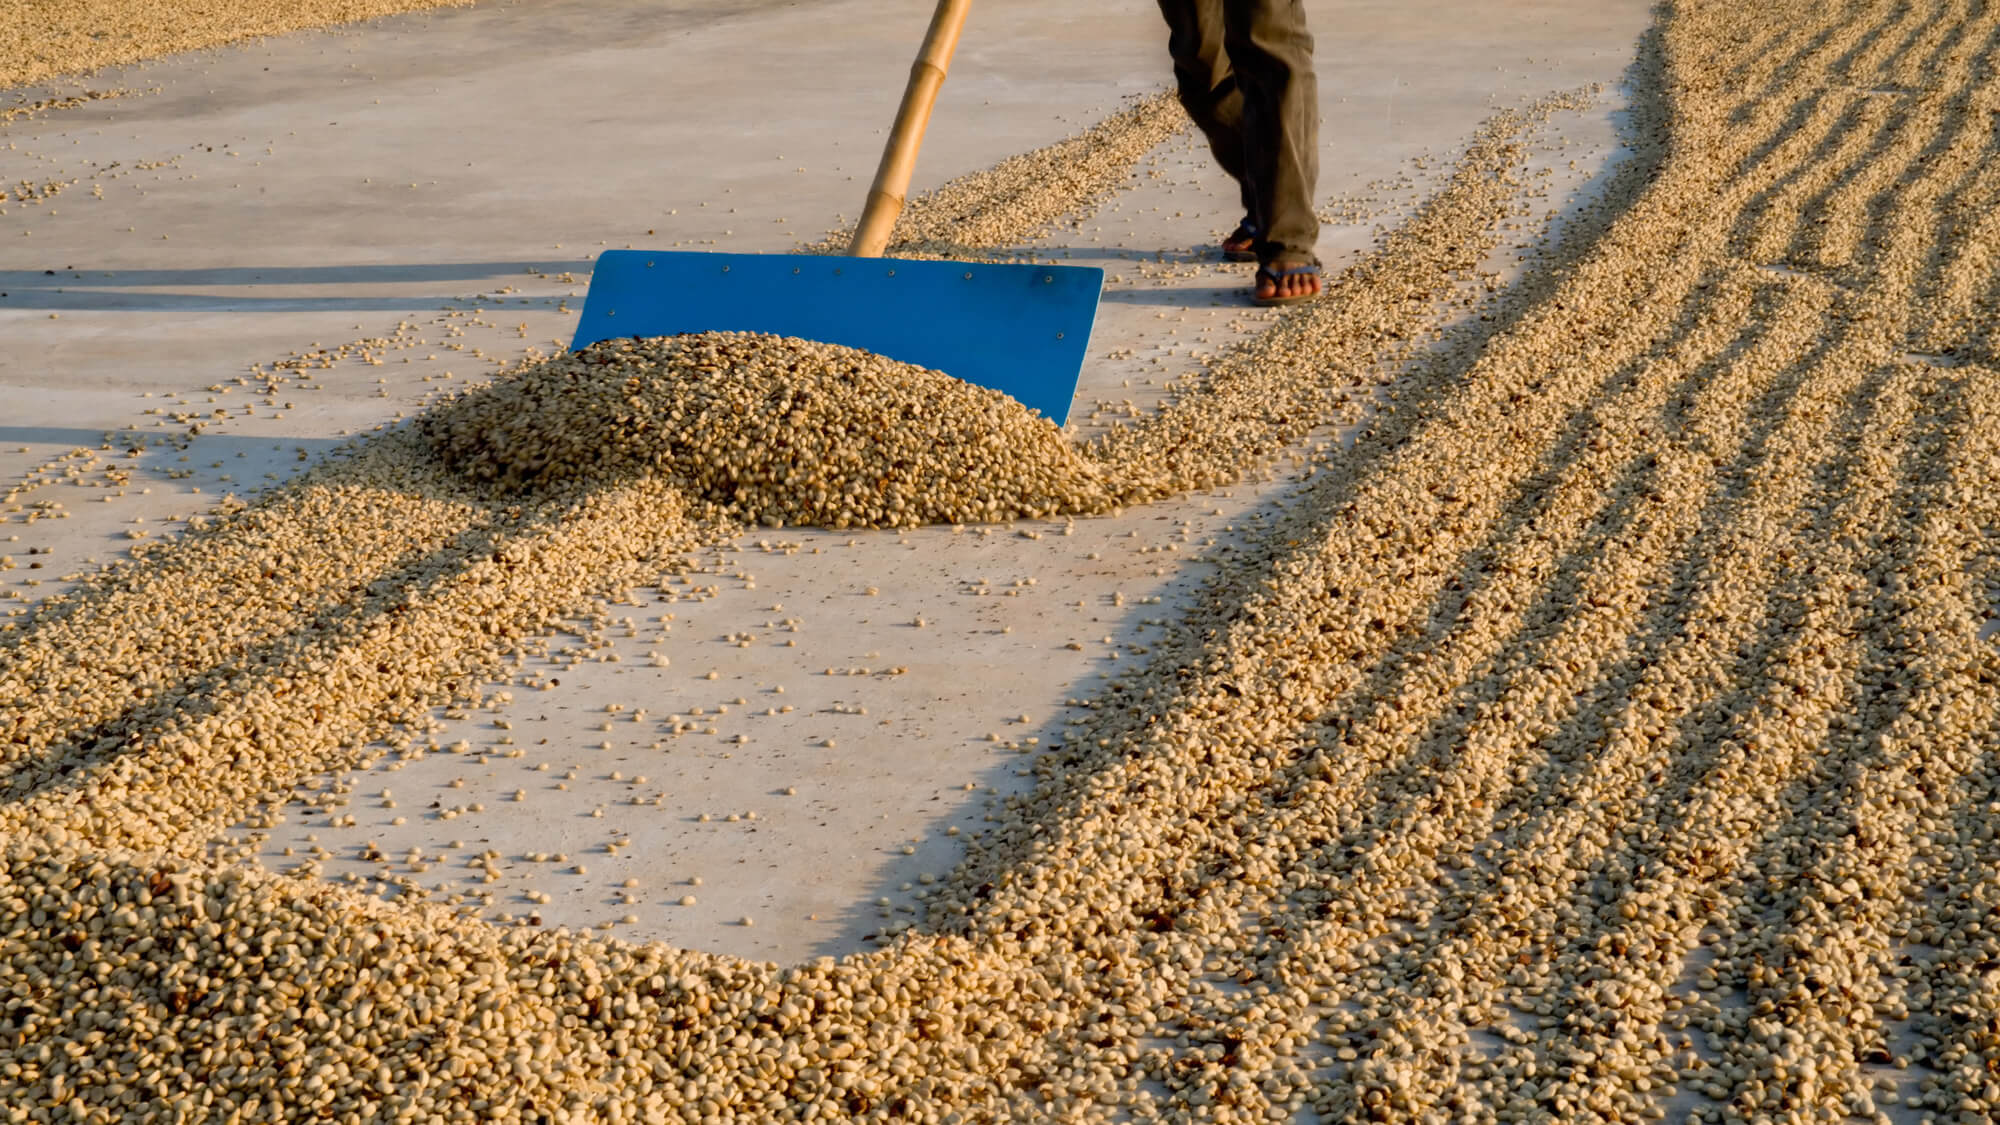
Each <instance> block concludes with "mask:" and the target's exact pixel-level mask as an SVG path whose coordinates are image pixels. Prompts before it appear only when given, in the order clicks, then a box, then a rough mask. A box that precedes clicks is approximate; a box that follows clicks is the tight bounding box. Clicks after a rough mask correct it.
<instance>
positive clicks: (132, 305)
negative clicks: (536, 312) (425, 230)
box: [0, 258, 591, 312]
mask: <svg viewBox="0 0 2000 1125" xmlns="http://www.w3.org/2000/svg"><path fill="white" fill-rule="evenodd" d="M590 262H591V259H589V258H544V259H540V260H538V261H515V262H437V263H428V264H396V265H372V266H371V265H353V266H226V267H220V268H214V269H184V270H175V269H142V270H100V269H90V268H87V267H86V268H78V267H76V266H74V265H69V266H65V267H63V268H61V269H56V268H53V267H47V268H43V269H39V270H0V310H5V309H106V310H142V309H143V310H173V311H188V312H300V311H328V312H337V311H347V310H353V311H396V310H402V309H410V308H417V307H424V306H443V305H461V304H465V303H467V302H468V301H471V300H473V299H474V294H465V293H460V294H452V295H448V296H425V295H419V294H396V293H380V294H373V293H364V294H351V295H335V296H319V295H313V296H308V295H291V294H287V295H283V296H276V295H274V296H263V295H258V294H256V293H255V292H254V290H255V289H256V288H258V287H265V286H294V285H326V286H389V285H421V284H435V283H439V282H488V283H496V284H497V283H500V282H502V281H518V280H519V279H521V278H522V277H525V276H528V275H530V274H533V273H563V272H570V271H575V270H586V271H587V270H588V269H589V268H590ZM230 287H243V288H244V289H246V290H251V291H250V292H242V293H227V292H225V293H216V292H157V291H155V290H160V289H168V288H173V289H182V290H212V289H225V288H230ZM484 299H485V300H488V301H497V300H501V299H503V298H499V297H492V296H488V297H486V298H484ZM504 299H507V300H510V301H511V303H513V304H514V305H517V306H523V307H525V306H543V305H546V306H549V307H554V305H555V304H556V302H557V301H559V300H561V299H562V298H558V297H512V298H504Z"/></svg>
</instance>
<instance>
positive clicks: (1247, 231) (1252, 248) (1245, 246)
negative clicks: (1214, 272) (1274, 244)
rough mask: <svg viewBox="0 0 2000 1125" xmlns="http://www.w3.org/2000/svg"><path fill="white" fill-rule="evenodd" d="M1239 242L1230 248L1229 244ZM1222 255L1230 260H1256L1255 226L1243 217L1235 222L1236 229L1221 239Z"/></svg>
mask: <svg viewBox="0 0 2000 1125" xmlns="http://www.w3.org/2000/svg"><path fill="white" fill-rule="evenodd" d="M1231 243H1238V244H1240V245H1239V246H1238V247H1237V248H1235V249H1232V248H1231V246H1230V244H1231ZM1222 256H1223V257H1224V258H1225V259H1227V260H1229V261H1232V262H1254V261H1256V260H1257V228H1256V226H1255V225H1253V224H1252V223H1251V222H1250V220H1248V219H1245V220H1243V221H1242V222H1240V223H1238V224H1236V229H1235V230H1233V231H1230V232H1229V236H1228V237H1227V238H1224V239H1223V240H1222Z"/></svg>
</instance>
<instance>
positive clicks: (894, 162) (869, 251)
mask: <svg viewBox="0 0 2000 1125" xmlns="http://www.w3.org/2000/svg"><path fill="white" fill-rule="evenodd" d="M971 8H972V0H938V6H937V11H935V12H933V13H931V26H930V30H929V31H927V32H925V33H924V46H923V49H922V50H920V51H918V52H917V61H916V62H915V63H913V64H911V66H910V84H909V85H908V86H906V87H904V88H903V104H902V105H901V106H900V107H898V108H897V110H896V123H895V125H893V126H891V127H890V129H889V143H888V144H886V145H884V146H883V148H882V164H881V166H880V167H878V168H876V169H875V183H874V184H873V185H871V186H870V187H869V188H868V202H867V205H866V206H864V207H863V208H862V209H861V225H859V226H857V227H856V228H855V229H854V241H853V242H851V243H849V244H848V247H847V252H848V253H849V254H850V255H852V256H854V257H857V258H879V257H881V256H882V251H884V250H886V249H888V247H889V233H890V232H891V231H892V230H894V229H895V226H896V216H897V215H900V214H902V212H903V198H904V196H905V195H907V194H908V193H909V190H910V175H911V173H913V172H915V171H916V170H917V149H919V148H921V147H922V146H923V143H924V128H925V126H927V125H929V124H930V121H931V106H932V105H933V104H935V103H936V102H937V96H938V90H939V88H941V87H942V86H943V85H944V72H945V69H946V68H947V67H949V66H950V65H951V53H952V51H953V50H954V49H956V48H957V47H958V33H959V29H961V28H963V27H964V26H965V13H966V12H967V11H969V10H970V9H971Z"/></svg>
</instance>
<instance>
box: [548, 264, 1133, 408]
mask: <svg viewBox="0 0 2000 1125" xmlns="http://www.w3.org/2000/svg"><path fill="white" fill-rule="evenodd" d="M1103 288H1104V271H1103V270H1101V269H1097V268H1096V267H1094V266H1090V267H1086V266H1030V265H992V264H986V263H980V262H927V261H912V260H905V259H900V258H840V257H831V256H826V255H818V254H701V253H690V252H686V251H667V250H660V251H653V250H607V251H605V252H604V253H602V254H599V255H598V256H597V265H596V268H595V271H594V272H593V273H592V274H591V276H590V293H589V295H588V296H586V297H585V298H584V302H583V317H582V319H581V320H580V321H579V322H578V323H577V326H576V340H575V342H574V343H572V344H571V347H575V348H582V347H585V346H587V345H590V344H594V343H596V342H597V341H599V340H609V339H616V338H618V337H622V336H671V335H676V334H679V333H683V332H769V333H773V334H775V335H780V336H797V337H801V338H803V339H807V340H820V341H824V342H826V343H831V344H844V345H846V346H848V347H851V348H862V349H864V350H867V351H871V352H876V353H878V354H881V355H885V356H888V357H890V358H891V359H899V360H902V361H903V362H905V363H914V364H917V365H918V366H921V367H930V368H935V369H936V370H939V371H942V372H944V373H945V374H947V375H952V376H956V377H957V378H960V379H963V380H965V381H966V382H968V383H976V384H978V385H980V386H982V387H992V388H994V389H995V390H998V391H1002V392H1004V393H1006V394H1010V395H1012V396H1014V397H1015V398H1016V399H1019V400H1020V401H1021V403H1022V404H1023V405H1025V406H1028V407H1031V408H1033V409H1035V410H1038V411H1040V412H1041V413H1042V414H1043V415H1044V416H1045V417H1048V418H1050V419H1052V420H1053V421H1054V422H1055V423H1056V424H1057V425H1061V424H1062V423H1063V422H1065V421H1066V420H1068V418H1069V407H1070V401H1071V400H1072V399H1073V398H1075V396H1076V380H1077V376H1078V374H1079V373H1080V372H1081V371H1082V369H1083V355H1084V350H1085V349H1086V348H1087V347H1088V346H1089V345H1090V330H1091V327H1092V326H1093V325H1094V324H1095V322H1096V319H1097V297H1098V294H1099V292H1101V291H1102V290H1103Z"/></svg>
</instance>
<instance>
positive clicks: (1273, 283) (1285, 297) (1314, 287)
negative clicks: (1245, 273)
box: [1251, 262, 1319, 305]
mask: <svg viewBox="0 0 2000 1125" xmlns="http://www.w3.org/2000/svg"><path fill="white" fill-rule="evenodd" d="M1317 296H1319V265H1318V264H1317V263H1314V262H1272V263H1271V264H1270V265H1267V266H1261V267H1259V268H1258V270H1257V289H1256V292H1255V294H1254V295H1253V296H1252V297H1251V299H1252V300H1254V301H1256V302H1257V303H1258V304H1260V305H1282V304H1287V303H1289V302H1292V301H1302V300H1304V299H1306V298H1307V297H1317Z"/></svg>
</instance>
